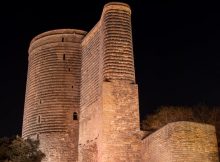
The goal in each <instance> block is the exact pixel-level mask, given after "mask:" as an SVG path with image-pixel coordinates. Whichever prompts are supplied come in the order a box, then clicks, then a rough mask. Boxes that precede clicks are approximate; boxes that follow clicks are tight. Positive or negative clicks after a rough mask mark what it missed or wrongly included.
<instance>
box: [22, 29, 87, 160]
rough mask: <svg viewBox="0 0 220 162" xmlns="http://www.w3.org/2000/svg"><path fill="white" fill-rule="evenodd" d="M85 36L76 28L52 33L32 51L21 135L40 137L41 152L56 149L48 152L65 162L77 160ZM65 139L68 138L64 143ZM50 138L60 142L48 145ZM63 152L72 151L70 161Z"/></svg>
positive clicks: (41, 37) (37, 40)
mask: <svg viewBox="0 0 220 162" xmlns="http://www.w3.org/2000/svg"><path fill="white" fill-rule="evenodd" d="M85 34H86V33H85V32H84V31H80V30H74V29H61V30H54V31H49V32H46V33H43V34H40V35H38V36H37V37H35V38H34V39H33V40H32V42H31V44H30V48H29V65H28V76H27V87H26V97H25V108H24V120H23V130H22V136H23V137H24V138H27V137H34V136H39V137H40V142H41V143H42V145H41V148H42V150H45V151H46V152H45V153H46V154H47V150H48V148H53V149H49V150H54V153H52V155H53V157H54V158H55V156H54V155H55V154H57V155H58V154H60V156H61V157H62V158H61V159H63V160H64V161H74V160H76V159H77V145H78V127H79V125H78V120H73V113H74V112H75V113H77V114H78V112H79V104H80V79H81V77H80V75H81V74H80V71H81V41H82V39H83V37H84V35H85ZM59 132H60V133H59ZM45 133H46V134H47V136H45V135H44V134H45ZM41 137H44V138H42V139H41ZM62 138H64V139H67V138H68V140H64V141H63V142H64V143H65V142H66V143H65V144H64V143H63V144H62V142H61V141H62ZM51 139H54V140H55V139H57V140H55V141H54V142H49V143H48V141H49V140H51ZM59 139H60V140H61V141H60V140H59ZM56 141H57V142H56ZM45 143H47V144H48V145H47V144H45ZM50 144H51V145H50ZM64 146H65V148H64ZM47 147H48V148H47ZM67 148H68V149H67ZM62 150H69V157H71V158H69V157H67V156H64V155H65V154H63V153H62V152H63V151H62ZM50 154H51V153H50ZM62 154H63V155H62ZM70 155H71V156H70ZM48 159H51V157H47V161H48ZM52 159H53V158H52ZM52 159H51V160H49V161H53V160H55V159H53V160H52Z"/></svg>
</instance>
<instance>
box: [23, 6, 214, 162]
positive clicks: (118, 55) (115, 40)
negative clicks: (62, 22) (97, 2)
mask: <svg viewBox="0 0 220 162" xmlns="http://www.w3.org/2000/svg"><path fill="white" fill-rule="evenodd" d="M78 118H79V120H78ZM142 134H143V132H141V131H140V124H139V105H138V86H137V85H136V84H135V70H134V59H133V46H132V32H131V10H130V8H129V6H128V5H127V4H124V3H117V2H112V3H108V4H107V5H105V7H104V9H103V13H102V15H101V18H100V20H99V21H98V23H97V24H96V25H95V26H94V28H93V29H92V30H91V31H90V32H89V33H88V34H86V32H84V31H81V30H75V29H60V30H52V31H49V32H45V33H42V34H40V35H38V36H36V37H35V38H34V39H33V40H32V42H31V44H30V48H29V66H28V76H27V88H26V96H25V108H24V119H23V128H22V136H23V137H24V138H28V137H30V138H38V139H39V140H40V148H41V149H42V151H43V152H44V153H45V154H46V158H45V159H44V161H45V162H75V161H79V162H144V161H146V162H177V161H178V162H183V161H187V162H217V161H218V156H217V150H216V149H217V141H216V137H215V129H214V128H213V127H212V126H210V125H203V124H197V123H190V122H177V123H171V124H168V125H167V126H165V127H164V128H162V129H160V130H158V131H157V132H155V133H154V134H152V135H150V136H149V137H147V138H145V139H144V140H141V136H142Z"/></svg>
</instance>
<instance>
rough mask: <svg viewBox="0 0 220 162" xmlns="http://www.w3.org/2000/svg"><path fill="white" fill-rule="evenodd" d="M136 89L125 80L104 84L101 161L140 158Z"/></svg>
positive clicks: (123, 160)
mask: <svg viewBox="0 0 220 162" xmlns="http://www.w3.org/2000/svg"><path fill="white" fill-rule="evenodd" d="M137 88H138V87H137V85H136V84H128V83H127V82H124V81H112V82H105V83H103V108H102V109H103V123H102V124H103V151H102V156H103V158H102V162H110V161H114V162H126V161H130V162H138V161H141V157H140V152H141V150H140V149H141V148H140V142H141V141H140V130H139V111H138V97H137V96H138V89H137Z"/></svg>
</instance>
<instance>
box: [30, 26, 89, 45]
mask: <svg viewBox="0 0 220 162" xmlns="http://www.w3.org/2000/svg"><path fill="white" fill-rule="evenodd" d="M86 33H87V32H86V31H83V30H79V29H55V30H50V31H47V32H43V33H41V34H39V35H37V36H36V37H34V38H33V39H32V40H31V43H30V44H32V43H33V42H35V41H37V40H38V39H41V38H43V37H47V36H51V35H57V34H77V35H85V34H86Z"/></svg>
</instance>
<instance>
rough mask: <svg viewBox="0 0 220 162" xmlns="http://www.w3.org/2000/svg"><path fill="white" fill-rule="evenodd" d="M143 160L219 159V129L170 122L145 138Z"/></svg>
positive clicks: (201, 161) (195, 161)
mask: <svg viewBox="0 0 220 162" xmlns="http://www.w3.org/2000/svg"><path fill="white" fill-rule="evenodd" d="M142 161H146V162H148V161H149V162H165V161H166V162H186V161H187V162H218V161H219V159H218V147H217V140H216V132H215V128H214V127H213V126H211V125H207V124H199V123H193V122H184V121H183V122H175V123H170V124H167V125H166V126H164V127H163V128H161V129H159V130H158V131H156V132H155V133H153V134H151V135H150V136H148V137H146V138H145V139H144V140H143V141H142Z"/></svg>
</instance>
